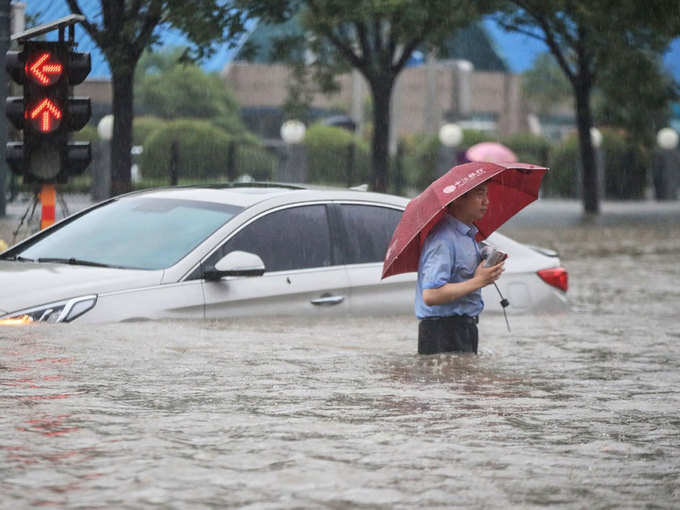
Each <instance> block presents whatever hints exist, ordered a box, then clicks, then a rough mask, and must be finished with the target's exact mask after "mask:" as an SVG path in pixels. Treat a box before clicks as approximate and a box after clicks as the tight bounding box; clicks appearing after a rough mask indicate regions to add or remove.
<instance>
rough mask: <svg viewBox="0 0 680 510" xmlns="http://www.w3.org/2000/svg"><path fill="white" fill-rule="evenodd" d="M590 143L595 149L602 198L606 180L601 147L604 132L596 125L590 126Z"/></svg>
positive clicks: (599, 193)
mask: <svg viewBox="0 0 680 510" xmlns="http://www.w3.org/2000/svg"><path fill="white" fill-rule="evenodd" d="M590 143H592V144H593V149H595V176H596V178H597V195H598V197H599V198H600V199H602V198H604V196H605V187H606V182H605V178H604V152H603V151H602V149H601V148H600V147H601V145H602V133H601V132H600V130H599V129H597V128H596V127H594V126H593V127H591V128H590Z"/></svg>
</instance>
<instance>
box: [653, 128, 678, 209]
mask: <svg viewBox="0 0 680 510" xmlns="http://www.w3.org/2000/svg"><path fill="white" fill-rule="evenodd" d="M678 138H680V137H679V136H678V132H677V131H676V130H675V129H673V128H670V127H665V128H663V129H660V130H659V132H658V133H657V134H656V143H657V145H658V146H659V149H657V150H656V151H654V159H653V162H652V179H653V182H654V195H655V198H656V199H657V200H672V199H674V198H676V194H677V189H678V186H679V184H680V183H679V182H678V181H679V180H680V175H678V174H679V171H680V154H679V153H678V151H677V150H676V149H677V147H678V141H679V140H678Z"/></svg>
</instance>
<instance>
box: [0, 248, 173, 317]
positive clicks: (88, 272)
mask: <svg viewBox="0 0 680 510" xmlns="http://www.w3.org/2000/svg"><path fill="white" fill-rule="evenodd" d="M162 276H163V271H162V270H158V271H144V270H137V269H114V268H105V267H89V266H76V265H69V264H52V263H41V264H37V263H33V262H15V261H6V260H0V315H4V314H6V313H12V312H16V311H18V310H23V309H25V308H30V307H33V306H38V305H42V304H45V303H50V302H52V301H60V300H62V299H70V298H74V297H79V296H84V295H88V294H101V293H105V292H114V291H117V290H123V289H129V288H138V287H145V286H148V285H158V284H159V283H160V282H161V278H162Z"/></svg>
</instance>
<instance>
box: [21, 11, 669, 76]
mask: <svg viewBox="0 0 680 510" xmlns="http://www.w3.org/2000/svg"><path fill="white" fill-rule="evenodd" d="M27 4H28V5H27V12H28V13H32V14H34V13H36V12H41V13H42V20H43V22H45V21H48V20H54V19H57V18H60V17H63V16H66V15H68V14H70V11H69V10H68V7H67V6H66V3H65V2H63V1H62V2H55V1H54V0H33V1H28V2H27ZM80 4H81V6H82V7H83V9H84V11H85V12H86V13H87V12H88V9H90V10H92V9H94V8H97V7H96V6H97V5H99V0H80ZM484 26H485V27H486V29H487V31H488V33H489V34H490V35H491V37H492V39H493V40H494V42H495V46H496V49H497V51H498V52H499V54H500V55H501V56H502V57H503V58H504V59H505V61H506V63H507V64H508V66H509V68H510V70H511V71H512V72H514V73H521V72H523V71H526V70H527V69H529V68H531V67H532V64H533V61H534V59H535V58H536V56H537V55H539V54H540V53H542V52H544V51H546V50H547V48H546V47H545V45H544V44H543V43H541V42H540V41H538V40H536V39H533V38H531V37H528V36H525V35H522V34H518V33H514V32H506V31H505V30H503V29H502V28H500V27H499V26H498V25H497V24H496V23H495V22H494V21H493V20H492V19H486V20H485V21H484ZM162 39H163V43H164V44H166V45H168V46H181V45H184V44H186V39H185V38H184V37H183V36H182V35H181V34H179V33H177V32H176V31H171V30H168V31H167V32H166V33H165V34H163V37H162ZM76 40H77V41H79V44H78V48H77V50H78V51H84V52H88V51H89V52H90V53H91V54H92V72H91V73H90V78H108V77H110V74H111V73H110V70H109V67H108V64H107V63H106V60H105V59H104V58H103V56H102V54H101V52H99V50H98V48H97V46H96V45H95V44H94V42H93V41H92V40H91V39H90V38H89V36H88V35H87V33H86V32H85V30H84V29H83V28H82V27H81V26H80V25H78V26H77V27H76ZM236 51H237V50H236V49H230V48H228V47H227V46H226V45H224V46H222V47H220V48H219V49H218V51H217V52H216V53H215V54H214V55H213V56H212V57H211V58H209V59H207V60H205V61H204V62H202V67H203V69H205V70H206V71H221V70H222V68H223V67H224V66H225V65H226V64H227V63H228V62H229V61H230V60H231V58H232V57H233V55H234V54H235V53H236ZM664 62H665V64H666V66H667V68H668V70H669V71H670V72H671V74H672V75H673V76H674V77H675V79H676V81H678V82H680V38H678V39H676V40H675V41H674V42H673V44H671V47H670V49H669V51H668V53H667V54H666V55H665V57H664Z"/></svg>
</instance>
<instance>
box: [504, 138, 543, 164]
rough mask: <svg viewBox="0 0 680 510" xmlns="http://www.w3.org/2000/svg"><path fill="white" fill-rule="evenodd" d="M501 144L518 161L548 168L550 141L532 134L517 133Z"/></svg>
mask: <svg viewBox="0 0 680 510" xmlns="http://www.w3.org/2000/svg"><path fill="white" fill-rule="evenodd" d="M501 143H502V144H503V145H505V146H506V147H508V148H509V149H511V150H512V152H514V153H515V155H517V159H518V161H521V162H522V163H531V164H533V165H541V166H546V165H547V164H548V157H549V154H550V141H548V139H547V138H544V137H542V136H536V135H532V134H531V133H516V134H513V135H510V136H507V137H505V138H503V139H502V140H501Z"/></svg>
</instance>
